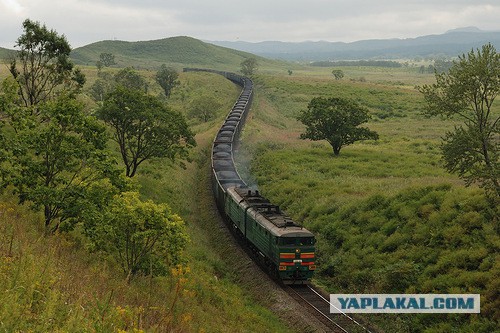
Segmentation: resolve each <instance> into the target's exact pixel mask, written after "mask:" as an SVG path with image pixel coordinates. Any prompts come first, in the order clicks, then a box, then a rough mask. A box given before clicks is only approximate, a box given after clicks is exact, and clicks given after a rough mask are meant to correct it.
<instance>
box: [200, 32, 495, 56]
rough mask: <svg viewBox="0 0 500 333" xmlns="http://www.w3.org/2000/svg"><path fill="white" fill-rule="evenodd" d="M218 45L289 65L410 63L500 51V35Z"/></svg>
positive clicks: (455, 33)
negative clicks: (484, 49)
mask: <svg viewBox="0 0 500 333" xmlns="http://www.w3.org/2000/svg"><path fill="white" fill-rule="evenodd" d="M208 42H209V43H212V44H214V45H218V46H223V47H228V48H231V49H235V50H240V51H245V52H249V53H253V54H256V55H260V56H263V57H266V58H271V59H281V60H289V61H320V60H361V59H408V58H410V59H411V58H416V57H436V56H445V57H456V56H457V55H460V54H463V53H467V52H469V51H470V50H472V49H476V48H480V47H481V46H482V45H484V44H486V43H488V42H490V43H491V44H493V45H494V46H495V48H496V49H497V50H499V51H500V31H482V30H480V29H478V28H476V27H467V28H459V29H454V30H450V31H447V32H446V33H444V34H441V35H428V36H422V37H417V38H406V39H372V40H362V41H357V42H352V43H343V42H325V41H320V42H299V43H293V42H279V41H267V42H259V43H250V42H242V41H237V42H227V41H208Z"/></svg>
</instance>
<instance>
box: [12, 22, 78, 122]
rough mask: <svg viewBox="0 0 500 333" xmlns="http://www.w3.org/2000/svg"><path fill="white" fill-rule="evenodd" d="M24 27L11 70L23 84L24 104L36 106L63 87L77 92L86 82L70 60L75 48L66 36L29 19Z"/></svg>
mask: <svg viewBox="0 0 500 333" xmlns="http://www.w3.org/2000/svg"><path fill="white" fill-rule="evenodd" d="M23 29H24V33H23V34H22V35H21V36H20V37H19V38H18V39H17V43H16V46H17V47H19V48H20V50H19V51H18V52H17V57H16V58H13V59H12V60H11V63H10V73H11V74H12V76H13V77H14V79H15V80H16V82H17V84H18V86H19V95H20V97H21V100H22V102H23V104H24V106H26V107H31V106H35V105H37V104H39V103H41V102H44V101H46V100H48V99H50V98H53V97H54V94H55V93H56V92H60V91H61V90H63V89H64V90H66V91H75V92H77V91H78V90H79V89H80V88H81V87H82V86H83V84H84V83H85V76H84V75H83V74H82V73H81V72H80V70H78V69H74V68H73V63H72V62H71V61H70V60H69V54H70V52H71V47H70V45H69V43H68V41H67V40H66V37H64V35H62V36H59V35H58V34H57V32H56V31H54V30H49V29H47V27H46V26H45V25H43V26H42V25H40V23H39V22H34V21H31V20H29V19H27V20H25V21H24V22H23ZM35 112H36V111H35Z"/></svg>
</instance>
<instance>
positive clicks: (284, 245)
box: [276, 229, 316, 284]
mask: <svg viewBox="0 0 500 333" xmlns="http://www.w3.org/2000/svg"><path fill="white" fill-rule="evenodd" d="M276 242H277V248H278V253H279V263H278V275H279V277H280V279H281V280H282V281H283V282H284V283H287V284H293V283H303V282H305V281H306V280H308V279H310V278H311V277H312V275H313V272H314V270H315V269H316V265H315V259H316V257H315V248H314V244H315V243H316V240H315V238H314V236H313V235H312V234H311V233H310V232H308V231H307V230H304V229H303V230H301V231H299V232H290V233H286V234H283V235H282V236H281V237H277V238H276Z"/></svg>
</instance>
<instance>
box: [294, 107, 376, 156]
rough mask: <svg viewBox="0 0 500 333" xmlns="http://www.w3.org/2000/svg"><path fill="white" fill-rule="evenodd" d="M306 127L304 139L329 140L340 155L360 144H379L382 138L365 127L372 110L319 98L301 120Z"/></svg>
mask: <svg viewBox="0 0 500 333" xmlns="http://www.w3.org/2000/svg"><path fill="white" fill-rule="evenodd" d="M297 119H298V120H300V121H301V122H302V123H303V124H304V125H306V132H305V133H302V134H301V135H300V138H301V139H311V140H315V141H316V140H326V141H328V143H329V144H330V145H331V146H332V148H333V153H334V154H335V155H339V153H340V149H341V148H342V147H344V146H347V145H350V144H351V143H354V142H356V141H360V140H376V139H378V134H377V133H376V132H374V131H371V130H369V129H368V128H365V127H358V126H359V125H361V124H363V123H366V122H367V121H368V120H369V119H370V116H369V115H368V109H366V108H365V107H363V106H361V105H359V104H358V103H356V102H355V101H352V100H350V99H344V98H335V97H333V98H323V97H316V98H313V99H312V100H311V102H309V105H308V106H307V110H303V111H302V112H301V113H300V115H299V117H298V118H297Z"/></svg>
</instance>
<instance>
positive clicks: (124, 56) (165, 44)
mask: <svg viewBox="0 0 500 333" xmlns="http://www.w3.org/2000/svg"><path fill="white" fill-rule="evenodd" d="M101 53H112V54H114V55H115V60H116V62H117V66H119V67H127V66H133V67H135V68H156V67H159V66H160V65H161V64H169V65H170V66H173V67H178V68H180V67H183V66H205V67H211V68H220V69H225V70H236V69H238V68H239V66H240V63H241V62H242V61H243V60H245V59H246V58H249V57H253V55H252V54H250V53H247V52H242V51H236V50H232V49H228V48H224V47H220V46H215V45H212V44H208V43H204V42H202V41H200V40H198V39H195V38H191V37H172V38H165V39H159V40H151V41H139V42H125V41H112V40H108V41H101V42H96V43H93V44H89V45H86V46H83V47H79V48H76V49H74V50H73V51H72V52H71V57H72V59H73V61H74V62H75V63H76V64H78V65H94V64H95V63H96V61H97V60H99V55H100V54H101ZM261 62H269V61H268V60H266V59H264V58H259V63H261Z"/></svg>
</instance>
